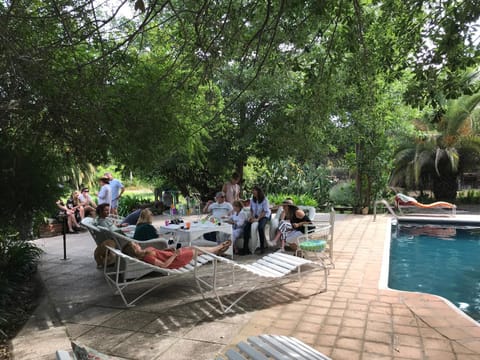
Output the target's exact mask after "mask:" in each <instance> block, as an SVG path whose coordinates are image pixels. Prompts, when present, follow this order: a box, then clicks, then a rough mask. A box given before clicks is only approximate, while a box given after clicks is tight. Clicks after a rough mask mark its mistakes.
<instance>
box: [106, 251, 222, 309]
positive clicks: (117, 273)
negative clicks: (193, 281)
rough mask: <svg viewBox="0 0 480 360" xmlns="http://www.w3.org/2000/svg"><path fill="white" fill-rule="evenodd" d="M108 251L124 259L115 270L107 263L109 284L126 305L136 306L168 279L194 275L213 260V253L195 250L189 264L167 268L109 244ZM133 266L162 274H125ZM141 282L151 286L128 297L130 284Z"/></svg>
mask: <svg viewBox="0 0 480 360" xmlns="http://www.w3.org/2000/svg"><path fill="white" fill-rule="evenodd" d="M107 251H109V252H112V253H114V254H115V255H116V256H117V258H118V259H122V261H118V262H117V263H116V264H115V268H114V269H113V270H112V269H111V268H108V266H107V264H105V266H104V276H105V279H106V281H107V283H108V285H109V286H110V287H111V288H112V289H113V290H114V293H116V294H119V295H120V297H121V298H122V300H123V302H124V304H125V306H126V307H131V306H134V304H135V303H136V302H137V301H138V300H140V299H141V298H143V297H144V296H145V295H147V294H149V293H150V292H152V291H153V290H155V289H156V288H157V287H159V286H161V285H164V284H166V282H167V281H170V280H172V279H177V278H179V277H181V276H185V275H192V274H194V273H195V272H196V270H197V268H198V267H200V266H202V265H204V264H206V263H208V262H210V261H212V260H213V259H212V257H211V254H200V253H199V252H197V251H195V253H194V257H193V259H192V261H191V262H190V263H189V264H187V265H185V266H184V267H182V268H179V269H165V268H161V267H159V266H155V265H151V264H149V263H146V262H145V261H143V260H139V259H136V258H134V257H131V256H128V255H126V254H124V253H122V252H121V251H120V250H118V249H114V248H112V247H109V246H107ZM122 263H125V264H126V266H125V267H122V265H121V264H122ZM132 266H136V267H138V268H141V269H143V270H145V271H144V273H145V272H146V273H152V272H154V273H157V274H158V275H161V276H157V277H145V278H144V277H143V276H144V275H139V276H138V277H135V278H127V276H125V271H126V269H128V268H131V267H132ZM140 283H150V284H151V286H150V287H149V288H148V289H146V290H142V292H141V293H140V295H138V296H136V297H135V298H133V299H127V294H126V289H127V288H128V287H129V286H130V285H134V284H140Z"/></svg>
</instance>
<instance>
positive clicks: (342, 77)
mask: <svg viewBox="0 0 480 360" xmlns="http://www.w3.org/2000/svg"><path fill="white" fill-rule="evenodd" d="M127 10H128V11H127ZM479 16H480V7H478V6H477V4H476V2H475V1H471V0H470V1H463V2H461V3H459V2H458V1H454V0H447V1H442V2H424V1H419V0H406V1H405V0H386V1H382V2H375V1H374V2H372V1H360V0H354V1H352V2H338V1H298V0H293V1H290V0H289V1H287V0H278V1H271V0H268V1H264V2H258V1H256V0H247V1H239V0H228V1H215V2H212V1H208V0H201V1H197V0H168V1H167V0H149V1H146V0H135V1H133V0H129V1H107V2H95V1H91V0H56V1H54V2H51V1H45V0H33V1H31V0H18V1H9V0H5V1H0V26H1V28H2V36H0V74H2V75H1V76H0V147H1V149H0V150H1V151H2V160H1V170H2V180H1V181H2V184H1V185H2V186H1V188H2V193H1V194H0V195H2V199H4V198H5V201H2V204H1V205H0V219H2V222H3V223H2V224H0V225H1V226H6V225H9V224H13V225H14V226H15V227H16V228H18V229H19V230H20V231H21V236H22V237H27V236H28V235H29V232H30V220H31V218H32V216H33V215H34V213H36V212H38V211H41V210H44V209H45V208H47V207H49V206H50V205H51V204H52V203H53V202H54V201H55V199H56V198H57V197H58V196H59V195H60V192H61V189H60V188H59V187H58V186H57V185H58V182H59V180H60V181H61V182H63V181H64V180H65V181H68V182H70V183H71V184H72V186H78V185H79V184H80V181H83V180H80V178H88V176H87V177H84V176H82V177H80V176H77V175H79V174H80V173H82V174H88V173H89V170H88V169H89V168H90V167H91V166H92V165H93V166H95V165H98V164H102V163H106V162H107V161H108V162H112V163H115V164H118V165H122V166H121V168H122V169H124V170H125V171H127V172H130V171H133V172H134V173H135V174H136V175H141V176H143V177H145V178H149V179H153V181H154V182H155V183H156V184H159V185H161V186H163V187H168V188H171V187H175V188H177V189H179V190H180V191H181V192H182V193H184V194H188V193H191V192H198V193H200V194H202V196H204V197H210V196H211V194H212V193H213V192H214V191H215V190H216V189H218V187H219V186H220V185H221V184H222V183H223V182H224V181H226V180H227V179H228V178H229V176H230V174H231V172H232V171H234V170H236V171H237V172H239V173H240V174H243V171H244V169H245V166H246V165H248V161H249V159H251V158H252V157H254V158H256V159H258V160H259V161H261V162H263V164H264V165H265V164H275V162H276V161H278V160H280V159H285V160H288V161H292V162H294V163H296V164H299V166H300V167H301V168H302V171H303V173H304V174H305V177H304V178H303V179H301V178H300V177H297V178H295V177H294V178H292V180H294V181H295V183H296V184H297V185H296V186H297V187H298V188H299V190H298V191H303V190H300V189H305V190H308V191H313V192H312V194H313V196H314V197H315V199H316V200H317V201H319V202H320V203H323V202H324V201H325V196H326V195H325V194H326V193H327V188H328V186H326V182H327V178H325V177H322V176H319V172H324V173H325V174H326V173H327V172H328V170H326V169H328V168H331V167H335V166H337V165H338V164H342V165H344V164H346V165H347V166H348V168H349V171H350V173H351V174H352V177H353V178H354V180H355V200H354V201H355V206H356V207H363V206H366V205H369V204H371V202H372V201H373V200H374V199H375V197H376V196H377V195H378V193H379V192H381V191H382V189H383V188H384V187H385V185H386V183H387V179H388V175H389V171H390V170H391V168H392V166H393V164H392V159H393V157H392V153H393V150H394V148H395V146H396V144H397V140H398V137H399V135H401V134H404V133H409V132H411V123H410V121H411V120H412V116H411V115H412V114H414V113H415V111H414V110H412V109H411V108H409V107H408V106H410V105H413V106H417V107H419V108H420V110H422V109H423V107H425V106H429V109H433V110H440V108H442V109H443V104H445V100H446V99H454V98H459V97H461V96H462V95H463V94H471V93H472V88H471V87H469V86H468V85H467V82H466V81H465V71H466V70H468V69H469V67H472V66H474V65H475V64H477V63H478V56H479V48H478V42H475V36H478V33H477V32H476V24H477V22H478V18H479ZM476 34H477V35H476ZM268 166H270V165H268ZM72 168H73V169H80V170H74V171H71V169H72ZM265 169H266V171H267V172H266V173H265V174H261V173H260V174H258V180H256V182H258V181H260V180H261V177H262V176H267V174H268V173H269V172H271V171H272V170H271V169H270V170H268V169H267V167H266V168H265ZM317 175H318V176H317ZM289 176H290V175H289ZM302 181H304V182H309V183H310V184H308V185H305V186H304V185H303V184H302ZM312 182H314V183H312ZM272 185H276V186H279V187H282V186H283V184H282V183H281V182H279V183H277V184H273V183H272ZM282 191H283V190H282ZM289 192H290V191H289ZM3 196H5V197H3Z"/></svg>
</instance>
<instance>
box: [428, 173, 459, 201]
mask: <svg viewBox="0 0 480 360" xmlns="http://www.w3.org/2000/svg"><path fill="white" fill-rule="evenodd" d="M432 187H433V189H432V190H433V195H434V196H435V200H436V201H448V202H455V199H456V198H457V190H458V182H457V175H455V174H448V175H443V176H436V177H434V178H433V186H432Z"/></svg>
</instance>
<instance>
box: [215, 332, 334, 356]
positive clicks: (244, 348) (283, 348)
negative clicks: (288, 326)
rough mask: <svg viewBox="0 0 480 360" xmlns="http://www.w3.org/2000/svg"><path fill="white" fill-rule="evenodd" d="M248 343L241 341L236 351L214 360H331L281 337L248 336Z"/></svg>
mask: <svg viewBox="0 0 480 360" xmlns="http://www.w3.org/2000/svg"><path fill="white" fill-rule="evenodd" d="M247 341H248V342H244V341H241V342H239V343H238V344H237V349H229V350H227V351H226V352H225V355H220V356H218V357H216V358H215V359H216V360H225V359H229V360H242V359H243V360H245V359H251V360H267V359H272V360H290V359H298V360H331V358H329V357H328V356H326V355H324V354H322V353H321V352H319V351H318V350H315V349H314V348H312V347H311V346H309V345H307V344H305V343H304V342H302V341H300V340H298V339H296V338H294V337H291V336H281V335H259V336H250V337H249V338H248V339H247Z"/></svg>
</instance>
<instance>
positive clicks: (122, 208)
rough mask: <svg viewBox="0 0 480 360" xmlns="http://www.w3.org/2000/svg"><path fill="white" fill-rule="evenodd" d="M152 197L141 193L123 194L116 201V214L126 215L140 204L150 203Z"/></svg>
mask: <svg viewBox="0 0 480 360" xmlns="http://www.w3.org/2000/svg"><path fill="white" fill-rule="evenodd" d="M152 199H153V198H152V197H144V196H142V195H123V196H122V197H121V198H120V201H119V203H118V214H119V215H122V216H126V215H128V214H130V213H131V212H132V211H133V210H135V209H136V208H138V207H139V206H140V205H144V204H151V203H152Z"/></svg>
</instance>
